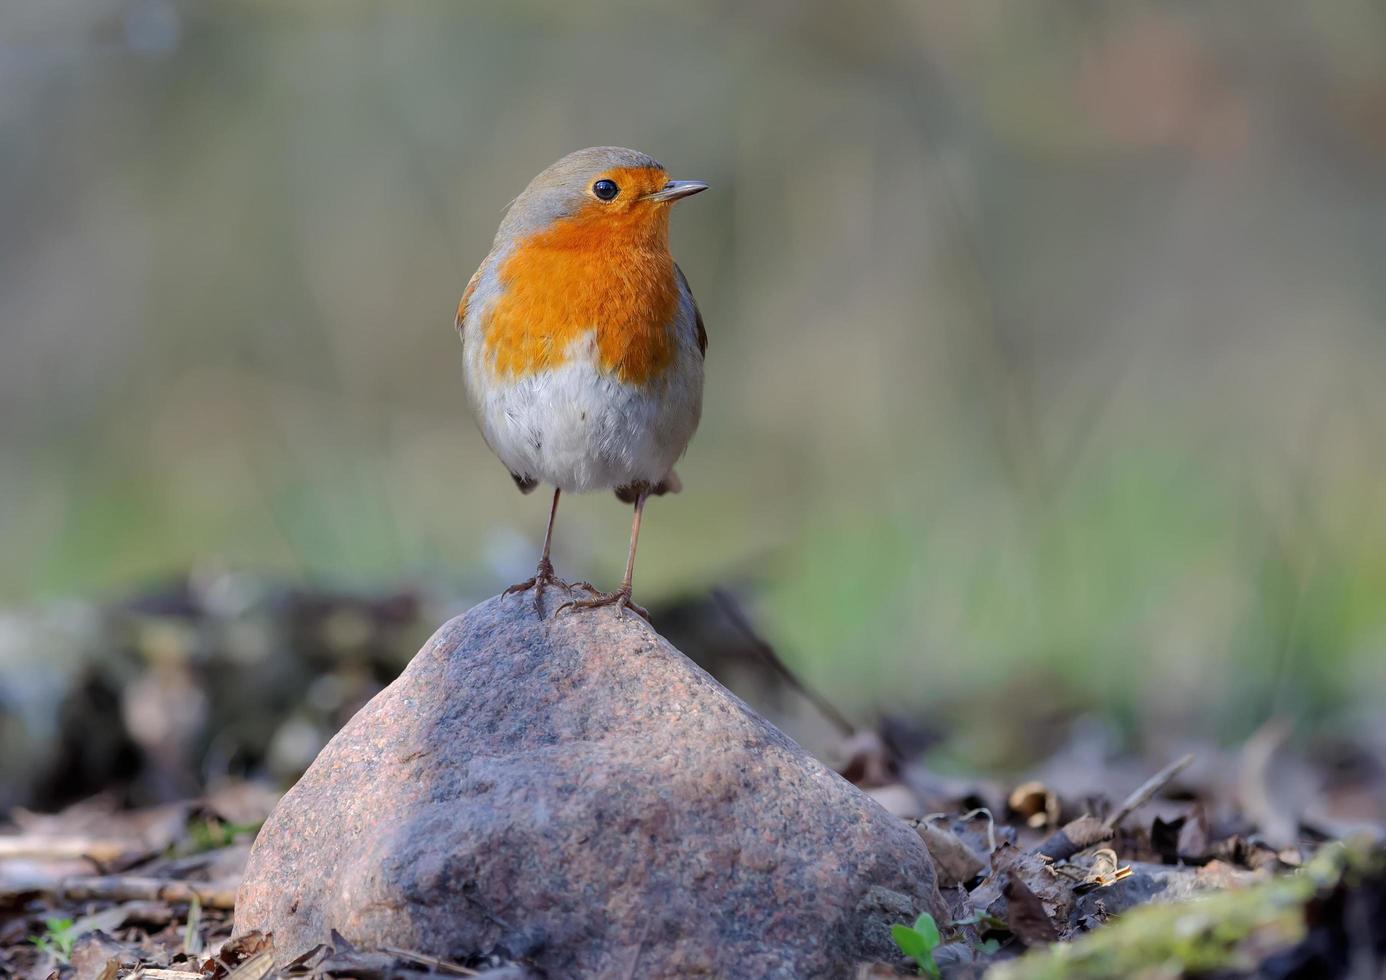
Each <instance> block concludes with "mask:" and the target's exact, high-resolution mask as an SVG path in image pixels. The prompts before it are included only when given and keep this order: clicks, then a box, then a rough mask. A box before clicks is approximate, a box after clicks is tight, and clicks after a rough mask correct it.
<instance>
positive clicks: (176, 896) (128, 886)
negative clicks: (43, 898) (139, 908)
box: [37, 875, 236, 909]
mask: <svg viewBox="0 0 1386 980" xmlns="http://www.w3.org/2000/svg"><path fill="white" fill-rule="evenodd" d="M37 890H38V891H48V892H52V893H54V894H56V895H58V896H59V897H61V898H71V899H76V900H77V901H92V900H100V901H107V902H191V901H193V900H194V899H196V900H197V901H198V902H200V903H201V904H202V907H203V908H204V909H233V908H235V906H236V890H235V888H234V887H231V888H228V887H226V886H225V885H224V884H220V885H219V884H217V883H214V882H197V881H169V880H167V879H164V878H136V877H127V876H123V875H107V876H102V877H97V876H92V877H81V878H60V879H57V880H55V881H54V882H53V883H52V886H51V887H48V888H43V887H40V888H38V889H37Z"/></svg>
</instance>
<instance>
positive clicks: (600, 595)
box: [554, 582, 650, 623]
mask: <svg viewBox="0 0 1386 980" xmlns="http://www.w3.org/2000/svg"><path fill="white" fill-rule="evenodd" d="M582 584H583V585H587V583H586V582H584V583H582ZM587 587H588V588H589V589H591V591H592V592H593V597H592V598H591V599H570V600H568V601H567V602H565V603H563V605H561V606H559V607H558V610H557V612H555V613H554V615H555V616H557V615H558V613H561V612H562V611H563V610H565V609H573V610H577V609H599V608H601V607H602V606H615V607H616V613H617V615H618V616H624V615H625V612H626V610H627V609H629V610H630V611H631V612H633V613H635V614H636V615H637V616H639V617H640V618H641V619H643V620H645V622H647V623H648V622H649V621H650V614H649V612H648V611H647V610H646V609H645V607H644V606H638V605H636V604H635V603H634V602H632V601H631V598H630V586H629V585H623V586H621V587H620V588H619V589H617V590H616V591H615V592H598V591H597V590H596V589H593V588H592V587H591V586H590V585H589V586H587Z"/></svg>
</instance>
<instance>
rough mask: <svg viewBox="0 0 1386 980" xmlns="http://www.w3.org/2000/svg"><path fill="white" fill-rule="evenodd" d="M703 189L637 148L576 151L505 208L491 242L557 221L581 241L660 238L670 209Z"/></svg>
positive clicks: (543, 228) (510, 238)
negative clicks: (672, 177) (676, 177)
mask: <svg viewBox="0 0 1386 980" xmlns="http://www.w3.org/2000/svg"><path fill="white" fill-rule="evenodd" d="M705 190H707V184H704V183H701V182H699V181H696V180H670V179H669V175H668V173H667V172H665V170H664V167H663V165H661V164H660V163H659V161H657V160H655V159H654V158H653V157H650V156H647V155H646V154H644V153H640V152H638V151H636V150H627V149H625V148H623V147H619V146H594V147H590V148H588V149H586V150H577V151H576V152H573V153H569V154H568V155H567V156H565V157H564V158H563V159H561V160H559V161H558V162H557V163H555V164H554V165H553V166H551V167H549V168H548V169H547V170H545V171H543V172H542V173H541V174H539V176H537V177H535V178H534V179H533V180H532V181H530V183H529V186H528V187H526V188H525V189H524V191H523V192H522V193H521V194H520V196H519V197H517V198H515V200H514V202H513V203H512V204H511V205H510V209H509V211H507V212H506V215H505V219H504V220H503V221H502V222H501V226H500V231H499V232H498V234H497V238H496V240H497V243H500V242H502V241H514V240H517V239H520V238H527V237H529V236H531V235H533V234H535V233H537V232H542V231H548V230H550V229H553V228H555V226H557V225H558V224H559V223H560V222H561V223H562V227H563V228H566V229H567V230H569V231H570V232H571V233H572V234H573V235H574V236H576V237H577V238H578V239H584V240H585V239H589V238H594V237H596V238H606V237H612V236H623V237H629V238H633V239H643V238H647V237H656V238H659V239H663V238H664V236H666V235H667V233H668V228H669V206H670V205H671V204H673V203H674V202H675V201H677V200H680V199H682V198H685V197H688V196H689V195H690V194H697V193H698V192H699V191H705Z"/></svg>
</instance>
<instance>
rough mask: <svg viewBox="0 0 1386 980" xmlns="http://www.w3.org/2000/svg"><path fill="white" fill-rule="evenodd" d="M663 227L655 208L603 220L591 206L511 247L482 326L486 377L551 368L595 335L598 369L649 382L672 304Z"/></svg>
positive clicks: (660, 357) (663, 361)
mask: <svg viewBox="0 0 1386 980" xmlns="http://www.w3.org/2000/svg"><path fill="white" fill-rule="evenodd" d="M668 220H669V219H668V210H667V208H663V207H659V206H658V205H656V204H650V205H648V206H637V207H635V208H632V209H630V210H628V211H622V212H614V213H613V212H608V211H604V210H601V205H600V204H595V203H594V204H593V205H592V206H591V207H589V208H588V209H586V210H584V211H583V212H580V213H579V214H577V215H575V216H573V217H570V218H564V219H562V220H560V221H557V222H555V223H554V224H553V225H552V226H550V227H549V228H548V229H546V230H544V231H541V232H538V233H536V234H534V235H532V236H530V237H529V238H527V239H525V240H524V241H522V242H521V243H519V244H518V245H517V246H516V247H515V248H514V250H513V251H512V252H511V253H510V255H509V256H508V257H507V258H506V259H505V261H504V262H503V263H502V264H501V266H500V269H499V276H500V281H501V285H502V292H501V295H500V297H499V298H498V299H497V300H496V302H495V304H494V305H493V306H492V308H491V309H490V311H489V314H488V316H487V319H486V321H485V323H484V324H483V331H484V336H485V345H486V350H487V352H488V353H489V354H491V355H492V357H493V361H492V363H493V364H494V367H495V370H496V372H497V373H498V374H500V375H501V376H503V377H523V376H525V375H528V374H533V373H535V372H536V371H543V370H546V369H549V368H554V367H558V366H559V365H561V364H563V363H564V361H565V360H566V357H567V352H568V348H569V345H570V344H572V342H573V341H575V340H578V339H580V338H581V337H582V336H583V335H584V334H586V333H587V332H588V331H592V330H595V331H596V343H597V353H598V359H599V363H600V364H601V367H602V368H603V370H606V371H610V372H611V373H613V374H614V375H616V376H617V377H619V378H620V379H621V380H622V381H625V382H628V383H630V384H644V383H646V382H648V381H649V380H650V379H651V378H653V377H656V376H658V375H659V374H660V372H662V371H663V370H664V369H665V368H666V367H668V366H669V363H670V362H671V361H672V360H673V357H674V350H675V337H674V333H673V325H674V317H675V314H676V313H677V311H678V302H679V291H678V280H677V277H676V275H675V272H674V260H673V257H672V256H671V255H670V254H669V224H668Z"/></svg>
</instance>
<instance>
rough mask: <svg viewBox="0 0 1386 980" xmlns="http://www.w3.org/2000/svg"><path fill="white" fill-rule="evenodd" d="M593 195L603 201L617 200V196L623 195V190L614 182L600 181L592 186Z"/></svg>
mask: <svg viewBox="0 0 1386 980" xmlns="http://www.w3.org/2000/svg"><path fill="white" fill-rule="evenodd" d="M592 193H593V194H596V195H597V197H598V198H600V199H601V200H603V201H611V200H615V198H616V195H617V194H619V193H621V188H619V187H617V186H616V181H614V180H599V181H597V182H596V183H595V184H593V185H592Z"/></svg>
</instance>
